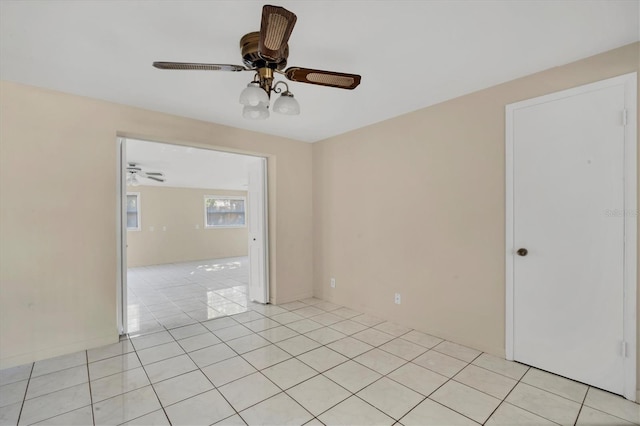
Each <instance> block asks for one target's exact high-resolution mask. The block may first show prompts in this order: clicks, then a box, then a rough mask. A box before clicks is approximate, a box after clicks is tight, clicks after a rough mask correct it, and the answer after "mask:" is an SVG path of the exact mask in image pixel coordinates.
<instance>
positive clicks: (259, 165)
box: [117, 138, 269, 335]
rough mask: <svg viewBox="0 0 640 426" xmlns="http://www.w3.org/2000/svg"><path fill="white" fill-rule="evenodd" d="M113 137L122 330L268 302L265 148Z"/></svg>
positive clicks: (156, 327) (161, 326) (146, 329)
mask: <svg viewBox="0 0 640 426" xmlns="http://www.w3.org/2000/svg"><path fill="white" fill-rule="evenodd" d="M117 146H118V154H119V164H118V182H117V185H118V222H119V223H118V228H119V230H118V231H119V232H118V240H119V241H118V249H119V253H118V260H119V262H118V267H119V271H118V284H117V291H118V312H117V315H118V329H119V332H120V334H130V335H139V334H145V333H152V332H155V331H161V330H165V329H171V328H175V327H181V326H187V325H190V324H196V323H198V322H201V321H206V320H209V319H214V318H218V317H222V316H226V315H234V314H239V313H242V312H246V311H247V310H249V309H250V307H251V305H252V304H255V303H267V302H268V300H269V294H268V292H269V282H268V241H267V169H266V163H267V162H266V158H264V157H259V156H252V155H244V154H236V153H231V152H225V151H218V150H212V149H203V148H196V147H191V146H184V145H173V144H167V143H159V142H153V141H148V140H140V139H132V138H118V140H117Z"/></svg>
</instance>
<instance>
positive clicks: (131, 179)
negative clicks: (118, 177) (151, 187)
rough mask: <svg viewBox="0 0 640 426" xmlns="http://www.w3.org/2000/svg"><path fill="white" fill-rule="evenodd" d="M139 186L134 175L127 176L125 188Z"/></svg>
mask: <svg viewBox="0 0 640 426" xmlns="http://www.w3.org/2000/svg"><path fill="white" fill-rule="evenodd" d="M138 185H140V182H139V181H138V178H137V177H136V175H135V174H133V173H132V174H130V175H129V176H127V186H138Z"/></svg>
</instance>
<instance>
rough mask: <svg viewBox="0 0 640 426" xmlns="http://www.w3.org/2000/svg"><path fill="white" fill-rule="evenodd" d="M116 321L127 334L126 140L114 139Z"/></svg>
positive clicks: (122, 331)
mask: <svg viewBox="0 0 640 426" xmlns="http://www.w3.org/2000/svg"><path fill="white" fill-rule="evenodd" d="M116 150H117V155H116V158H117V161H116V164H117V170H116V271H117V273H116V298H117V299H116V321H117V327H118V334H120V335H123V334H126V332H127V305H128V302H127V229H126V215H127V213H126V210H127V205H126V204H127V197H126V194H127V183H126V178H125V176H126V171H125V167H126V139H124V138H116Z"/></svg>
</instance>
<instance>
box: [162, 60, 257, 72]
mask: <svg viewBox="0 0 640 426" xmlns="http://www.w3.org/2000/svg"><path fill="white" fill-rule="evenodd" d="M153 66H154V67H156V68H159V69H161V70H197V71H246V70H247V69H246V68H245V67H243V66H242V65H229V64H199V63H194V62H154V63H153Z"/></svg>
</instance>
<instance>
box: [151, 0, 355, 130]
mask: <svg viewBox="0 0 640 426" xmlns="http://www.w3.org/2000/svg"><path fill="white" fill-rule="evenodd" d="M296 20H297V17H296V15H295V14H294V13H292V12H290V11H288V10H287V9H285V8H283V7H279V6H270V5H266V6H264V7H263V8H262V20H261V24H260V31H259V32H251V33H248V34H245V35H244V36H243V37H242V38H241V39H240V50H241V52H242V62H243V63H244V65H229V64H205V63H193V62H154V63H153V66H154V67H156V68H159V69H165V70H203V71H235V72H237V71H253V72H255V76H254V79H253V81H252V82H251V83H249V84H248V85H247V87H246V88H245V89H244V90H243V91H242V93H241V94H240V103H241V104H243V105H244V109H243V116H244V117H245V118H251V119H265V118H267V117H269V99H270V97H271V92H275V93H280V94H281V96H280V97H279V98H278V99H277V100H276V101H275V102H274V104H273V109H274V110H275V111H276V112H279V113H282V114H286V115H298V114H299V113H300V107H299V105H298V102H297V101H296V100H295V99H294V97H293V94H292V93H291V92H290V91H289V87H288V85H287V83H285V82H283V81H278V82H275V83H274V73H277V74H281V75H284V76H285V77H286V78H287V79H289V80H291V81H296V82H299V83H308V84H317V85H320V86H328V87H337V88H340V89H349V90H352V89H355V88H356V87H357V86H358V85H359V84H360V79H361V77H360V76H359V75H357V74H347V73H341V72H334V71H323V70H317V69H310V68H300V67H290V68H287V69H285V68H286V66H287V58H288V57H289V44H288V41H289V37H290V36H291V32H292V31H293V27H294V26H295V24H296ZM279 85H284V90H283V89H282V88H280V87H278V86H279Z"/></svg>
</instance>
